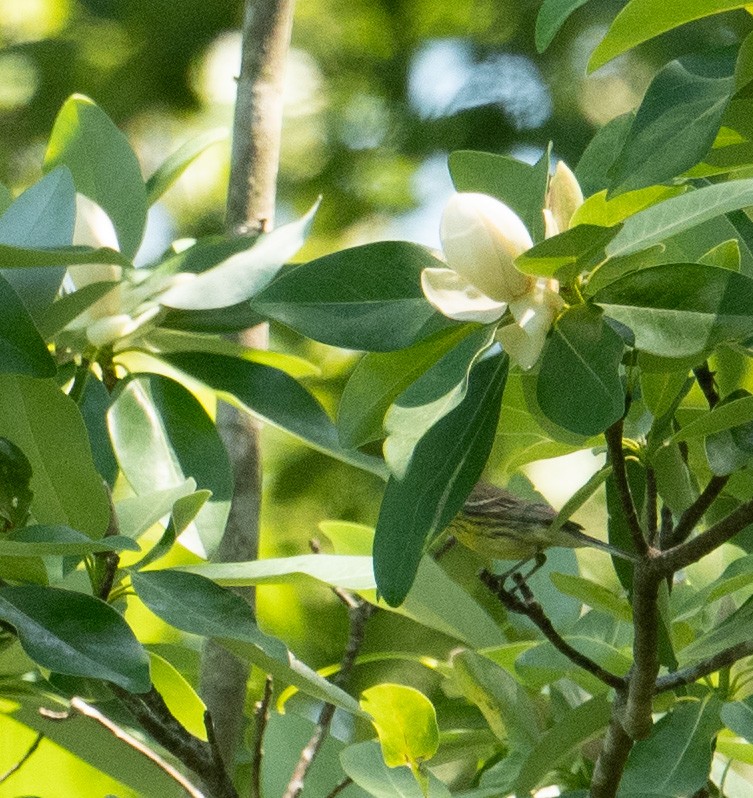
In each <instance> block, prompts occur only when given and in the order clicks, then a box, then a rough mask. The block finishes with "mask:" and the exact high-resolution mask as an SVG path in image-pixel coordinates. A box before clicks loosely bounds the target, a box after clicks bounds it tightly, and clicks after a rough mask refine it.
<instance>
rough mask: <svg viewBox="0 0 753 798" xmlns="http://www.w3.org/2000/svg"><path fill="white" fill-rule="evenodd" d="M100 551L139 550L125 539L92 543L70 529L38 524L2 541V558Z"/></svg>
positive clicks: (111, 538)
mask: <svg viewBox="0 0 753 798" xmlns="http://www.w3.org/2000/svg"><path fill="white" fill-rule="evenodd" d="M98 551H139V546H138V544H137V543H134V541H132V540H131V539H130V538H127V537H125V536H124V535H111V536H109V537H106V538H100V539H99V540H92V539H91V538H90V537H88V536H87V535H84V534H83V533H82V532H77V531H76V530H75V529H70V527H67V526H40V525H37V524H34V525H32V526H27V527H24V528H23V529H17V530H15V531H13V532H10V533H9V534H7V535H3V537H2V538H0V557H40V556H45V555H48V554H57V555H63V554H67V555H70V554H92V553H94V552H98Z"/></svg>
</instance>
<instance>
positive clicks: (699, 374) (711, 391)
mask: <svg viewBox="0 0 753 798" xmlns="http://www.w3.org/2000/svg"><path fill="white" fill-rule="evenodd" d="M693 376H694V377H695V379H696V382H697V383H698V387H699V388H700V389H701V390H702V391H703V395H704V396H705V397H706V401H707V402H708V405H709V408H710V409H711V410H713V409H714V408H715V407H716V406H717V404H719V399H720V398H721V397H720V396H719V392H718V391H717V390H716V382H715V380H714V372H713V371H711V370H710V369H709V364H708V361H704V362H703V363H702V364H701V365H700V366H696V367H695V368H694V369H693Z"/></svg>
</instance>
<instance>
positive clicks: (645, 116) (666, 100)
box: [609, 53, 734, 194]
mask: <svg viewBox="0 0 753 798" xmlns="http://www.w3.org/2000/svg"><path fill="white" fill-rule="evenodd" d="M732 70H733V63H732V62H731V59H730V58H729V56H728V54H726V53H725V54H724V55H723V56H721V57H720V56H719V55H716V54H707V55H700V56H693V57H689V58H682V59H679V60H677V61H672V62H671V63H669V64H668V65H667V66H665V67H664V68H663V69H661V70H660V71H659V72H658V73H657V75H656V76H655V77H654V79H653V81H652V82H651V85H650V86H649V87H648V90H647V91H646V94H645V96H644V98H643V102H642V103H641V105H640V108H639V109H638V113H637V114H636V117H635V119H634V120H633V124H632V125H631V127H630V131H629V132H628V135H627V138H626V140H625V143H624V145H623V147H622V151H621V152H620V154H619V156H618V157H617V160H616V161H615V162H614V163H613V164H612V167H611V169H610V171H609V177H610V187H609V190H610V194H611V193H615V194H621V193H623V192H625V191H633V190H635V189H640V188H646V187H648V186H654V185H655V184H656V183H663V182H665V181H667V180H670V179H672V178H673V177H675V176H677V175H680V174H682V173H683V172H685V171H686V170H687V169H690V168H691V167H692V166H694V165H695V164H696V163H698V162H699V161H700V160H701V159H702V158H703V156H704V155H705V154H706V153H707V152H708V150H709V149H711V145H712V144H713V143H714V139H715V138H716V134H717V131H718V130H719V125H720V124H721V120H722V116H723V114H724V112H725V110H726V108H727V104H728V103H729V101H730V98H731V96H732V92H733V91H734V77H733V75H732Z"/></svg>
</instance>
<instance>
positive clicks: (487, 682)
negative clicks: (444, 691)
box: [452, 649, 541, 751]
mask: <svg viewBox="0 0 753 798" xmlns="http://www.w3.org/2000/svg"><path fill="white" fill-rule="evenodd" d="M452 678H453V682H454V683H455V684H456V685H457V686H458V688H459V689H460V690H461V691H462V693H463V695H464V696H465V697H466V698H467V699H468V700H469V701H471V702H473V703H474V704H476V706H477V707H478V708H479V710H481V713H482V714H483V716H484V719H485V720H486V722H487V723H488V724H489V728H490V729H491V730H492V732H493V733H494V735H495V736H496V737H497V738H498V739H499V740H500V741H502V742H503V743H505V744H506V745H507V746H508V747H509V748H511V749H513V750H516V751H530V750H531V749H532V748H533V747H534V746H535V745H536V743H537V742H538V740H539V738H540V737H541V728H540V723H539V722H538V710H537V707H536V705H535V704H534V702H533V701H532V700H531V697H530V696H529V695H528V693H527V692H526V690H525V689H524V688H523V686H522V685H521V684H520V683H519V682H518V681H517V680H516V679H515V678H514V677H513V676H511V675H510V674H509V673H508V672H507V671H506V670H505V669H504V668H502V667H500V666H499V665H497V664H496V663H495V662H492V661H491V660H490V659H487V658H486V657H484V656H481V655H480V654H477V653H476V652H475V651H469V650H467V649H465V650H461V651H458V652H456V653H455V654H454V655H453V656H452Z"/></svg>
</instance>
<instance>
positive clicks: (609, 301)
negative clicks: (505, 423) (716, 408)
mask: <svg viewBox="0 0 753 798" xmlns="http://www.w3.org/2000/svg"><path fill="white" fill-rule="evenodd" d="M670 201H671V200H670ZM633 218H634V219H635V218H637V217H633ZM593 300H594V302H596V303H597V304H599V305H601V306H602V307H603V308H604V311H605V313H606V314H607V315H608V316H610V317H611V318H613V319H615V320H617V321H618V322H620V323H621V324H624V325H625V326H626V327H628V328H630V330H632V332H633V334H634V336H635V347H636V349H639V350H641V351H643V352H648V353H649V354H653V355H658V356H661V357H670V358H684V357H695V356H699V357H700V356H701V355H702V354H703V353H704V352H706V351H709V350H712V349H713V348H714V347H716V346H717V345H718V344H720V343H728V342H733V341H739V340H740V339H743V338H745V337H747V336H749V335H750V334H751V333H753V280H751V278H749V277H745V276H744V275H742V274H738V273H737V272H731V271H730V270H729V269H719V268H715V267H713V266H704V265H703V264H698V263H669V264H666V265H664V266H654V267H652V268H649V269H642V270H641V271H638V272H632V273H630V274H627V275H625V276H624V277H621V278H620V279H619V280H616V281H615V282H613V283H610V284H609V285H607V286H605V287H604V288H602V289H601V290H599V291H597V292H596V294H595V295H594V297H593Z"/></svg>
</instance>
